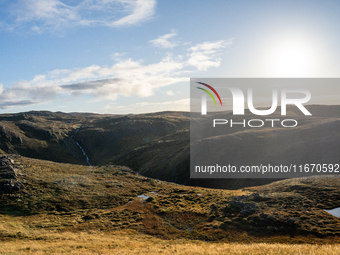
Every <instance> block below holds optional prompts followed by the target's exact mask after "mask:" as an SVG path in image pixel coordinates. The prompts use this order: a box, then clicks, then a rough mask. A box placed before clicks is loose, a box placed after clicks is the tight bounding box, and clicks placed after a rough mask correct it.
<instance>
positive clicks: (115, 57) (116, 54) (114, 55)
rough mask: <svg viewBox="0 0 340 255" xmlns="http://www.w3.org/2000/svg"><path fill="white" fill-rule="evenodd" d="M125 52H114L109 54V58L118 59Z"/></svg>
mask: <svg viewBox="0 0 340 255" xmlns="http://www.w3.org/2000/svg"><path fill="white" fill-rule="evenodd" d="M125 54H126V52H115V53H113V54H112V55H111V58H112V59H114V60H120V59H121V57H124V56H125Z"/></svg>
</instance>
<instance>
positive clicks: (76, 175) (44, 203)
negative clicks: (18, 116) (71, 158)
mask: <svg viewBox="0 0 340 255" xmlns="http://www.w3.org/2000/svg"><path fill="white" fill-rule="evenodd" d="M9 157H10V158H12V159H13V160H14V167H15V168H17V169H18V170H17V173H18V181H20V182H22V183H23V185H24V188H22V189H20V190H19V191H17V192H13V193H12V194H4V195H2V196H1V199H0V241H1V246H0V253H1V254H26V253H31V254H39V253H40V254H46V253H55V254H58V253H59V254H65V253H67V254H160V253H162V254H176V253H178V254H338V253H339V246H338V245H337V244H338V243H339V241H340V238H339V237H340V220H339V219H338V218H336V217H334V216H332V215H330V214H328V213H326V212H325V211H324V210H322V209H329V208H333V207H337V206H339V201H340V200H339V198H340V197H339V195H340V192H339V191H340V189H339V186H340V183H339V179H338V178H301V179H295V180H284V181H279V182H276V183H273V184H269V185H265V186H261V187H253V188H245V189H242V190H233V191H230V190H215V189H205V188H199V187H187V186H183V185H177V184H174V183H167V182H163V181H159V180H154V179H150V178H146V177H144V176H141V175H139V174H136V173H134V172H133V171H131V170H130V169H129V168H127V167H123V166H112V165H106V166H101V167H94V166H93V167H89V166H79V165H73V164H61V163H55V162H51V161H44V160H37V159H30V158H26V157H22V156H17V155H10V156H9ZM140 195H146V196H147V197H145V198H141V197H138V196H140ZM146 198H147V199H146Z"/></svg>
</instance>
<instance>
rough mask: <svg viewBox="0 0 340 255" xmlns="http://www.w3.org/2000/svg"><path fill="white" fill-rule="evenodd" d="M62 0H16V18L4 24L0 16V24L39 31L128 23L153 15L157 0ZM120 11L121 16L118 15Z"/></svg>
mask: <svg viewBox="0 0 340 255" xmlns="http://www.w3.org/2000/svg"><path fill="white" fill-rule="evenodd" d="M64 2H65V1H61V0H17V1H16V2H14V4H13V6H12V10H11V16H14V17H16V18H15V21H14V22H12V23H13V24H7V23H6V22H8V19H6V18H3V24H4V23H6V24H7V26H11V27H19V26H22V25H24V24H28V25H29V26H31V27H30V29H31V30H32V31H34V32H38V33H40V32H43V31H45V30H49V31H56V30H58V29H61V28H67V27H72V26H111V27H121V26H131V25H136V24H140V23H142V22H145V21H147V20H149V19H150V18H152V16H153V15H154V13H155V7H156V0H82V1H77V4H76V5H67V4H66V3H64ZM122 13H123V17H119V16H122V15H121V14H122ZM0 22H1V21H0ZM0 24H1V23H0ZM31 24H32V25H31Z"/></svg>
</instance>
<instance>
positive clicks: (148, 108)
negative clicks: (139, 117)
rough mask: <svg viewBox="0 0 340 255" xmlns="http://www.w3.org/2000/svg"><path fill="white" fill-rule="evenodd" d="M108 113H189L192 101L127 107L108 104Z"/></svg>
mask: <svg viewBox="0 0 340 255" xmlns="http://www.w3.org/2000/svg"><path fill="white" fill-rule="evenodd" d="M104 110H106V111H108V112H112V111H114V112H115V113H127V112H131V113H132V112H133V113H149V112H161V111H189V110H190V99H189V98H186V99H179V100H174V101H167V102H160V103H149V102H142V103H136V104H131V105H127V106H115V105H114V104H108V105H106V106H105V109H104Z"/></svg>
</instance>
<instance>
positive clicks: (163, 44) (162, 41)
mask: <svg viewBox="0 0 340 255" xmlns="http://www.w3.org/2000/svg"><path fill="white" fill-rule="evenodd" d="M175 36H177V33H176V32H175V30H171V33H170V34H166V35H162V36H160V37H158V38H157V39H154V40H150V41H149V42H150V43H152V45H153V46H155V47H160V48H173V47H175V46H177V43H174V42H170V41H169V39H170V38H173V37H175Z"/></svg>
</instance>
